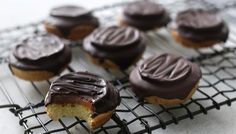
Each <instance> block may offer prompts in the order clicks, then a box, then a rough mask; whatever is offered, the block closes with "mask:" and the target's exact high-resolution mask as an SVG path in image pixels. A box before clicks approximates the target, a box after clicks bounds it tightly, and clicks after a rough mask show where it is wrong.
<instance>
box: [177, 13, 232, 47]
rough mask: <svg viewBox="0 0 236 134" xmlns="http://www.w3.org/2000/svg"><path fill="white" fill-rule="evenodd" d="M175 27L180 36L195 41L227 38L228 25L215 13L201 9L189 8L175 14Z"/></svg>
mask: <svg viewBox="0 0 236 134" xmlns="http://www.w3.org/2000/svg"><path fill="white" fill-rule="evenodd" d="M176 28H177V30H178V32H179V33H180V34H181V36H183V37H185V38H189V39H192V40H195V41H204V40H209V39H210V40H221V41H224V42H225V41H226V40H227V38H228V33H229V30H228V27H227V25H226V24H225V22H224V21H223V20H222V19H221V18H220V17H219V16H217V15H216V14H215V13H213V12H210V11H206V10H203V9H189V10H186V11H182V12H180V13H179V14H178V15H177V18H176Z"/></svg>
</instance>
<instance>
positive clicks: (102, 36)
mask: <svg viewBox="0 0 236 134" xmlns="http://www.w3.org/2000/svg"><path fill="white" fill-rule="evenodd" d="M140 36H141V35H140V32H139V31H138V30H136V29H134V28H131V27H117V26H111V27H107V28H99V29H97V30H95V31H94V32H93V34H92V35H91V43H92V44H93V45H94V46H96V47H99V48H103V49H118V48H124V47H130V46H132V45H135V44H137V43H139V41H140Z"/></svg>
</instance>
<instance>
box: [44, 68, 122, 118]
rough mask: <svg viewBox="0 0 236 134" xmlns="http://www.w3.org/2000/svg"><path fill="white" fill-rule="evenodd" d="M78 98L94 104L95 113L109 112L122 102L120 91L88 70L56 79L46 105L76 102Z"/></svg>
mask: <svg viewBox="0 0 236 134" xmlns="http://www.w3.org/2000/svg"><path fill="white" fill-rule="evenodd" d="M78 99H80V100H81V99H82V100H83V101H86V102H89V103H91V104H92V110H93V112H94V113H93V114H95V115H96V114H99V113H104V112H108V111H110V110H113V109H115V108H116V106H117V105H119V103H120V95H119V92H118V91H117V90H116V89H115V88H114V87H113V86H112V85H111V84H110V83H109V82H108V81H106V80H104V79H103V78H101V77H100V76H98V75H95V74H91V73H88V72H77V73H69V74H66V75H63V76H61V77H59V78H58V79H57V80H55V81H54V82H53V83H52V84H51V86H50V89H49V91H48V94H47V97H46V98H45V105H46V106H47V105H49V104H62V105H63V104H68V103H69V104H76V103H78Z"/></svg>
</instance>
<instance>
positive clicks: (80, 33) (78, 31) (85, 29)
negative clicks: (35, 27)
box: [44, 23, 96, 40]
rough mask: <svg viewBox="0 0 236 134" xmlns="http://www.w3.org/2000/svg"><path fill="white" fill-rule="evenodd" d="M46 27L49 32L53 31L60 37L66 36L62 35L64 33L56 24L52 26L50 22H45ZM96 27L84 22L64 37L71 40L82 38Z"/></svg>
mask: <svg viewBox="0 0 236 134" xmlns="http://www.w3.org/2000/svg"><path fill="white" fill-rule="evenodd" d="M44 26H45V29H46V30H47V31H48V32H49V33H53V34H55V35H57V36H59V37H64V36H63V35H62V33H61V32H60V31H59V29H58V28H56V27H55V26H52V25H50V24H48V23H45V24H44ZM95 28H96V27H93V26H90V25H86V24H83V25H81V26H77V27H75V28H73V29H72V30H71V31H70V33H69V35H68V36H67V37H64V38H66V39H69V40H80V39H83V38H85V37H86V36H87V35H89V34H90V33H91V32H92V31H93V30H94V29H95Z"/></svg>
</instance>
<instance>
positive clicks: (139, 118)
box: [0, 0, 236, 134]
mask: <svg viewBox="0 0 236 134" xmlns="http://www.w3.org/2000/svg"><path fill="white" fill-rule="evenodd" d="M125 4H127V3H119V4H115V5H109V6H104V7H101V8H97V9H94V14H95V15H96V16H98V17H100V20H101V24H102V25H113V24H116V23H117V20H116V17H114V14H117V15H118V14H120V11H121V10H122V7H123V5H125ZM235 5H236V2H235V1H229V2H225V4H220V5H217V3H214V2H211V3H209V2H207V1H204V0H186V1H184V0H176V1H175V2H172V3H166V4H165V6H166V8H168V9H169V11H170V13H171V15H172V16H175V14H176V12H178V11H180V10H183V9H185V8H189V7H201V8H206V9H209V10H212V11H216V12H219V14H221V15H222V16H223V17H224V18H225V20H226V21H227V23H228V24H229V26H230V36H229V40H228V41H227V42H226V43H225V44H218V45H216V46H214V47H212V48H207V49H198V50H192V49H186V48H183V47H181V46H180V45H179V44H177V43H175V42H174V40H173V39H172V38H171V36H170V32H169V30H168V28H167V29H160V30H158V31H150V32H147V33H144V36H146V38H147V44H148V47H147V49H146V51H145V53H144V56H143V57H142V59H141V60H140V62H138V63H137V64H140V63H142V61H143V59H146V58H147V57H149V56H151V55H153V54H156V53H163V52H169V53H175V54H178V55H182V56H184V57H186V58H188V59H189V60H191V61H193V62H195V63H196V64H198V65H199V66H200V67H201V70H202V73H203V77H202V79H201V81H200V85H199V88H198V89H197V91H196V93H195V94H194V95H193V97H192V98H191V99H190V100H188V101H187V102H185V103H183V104H179V105H175V106H164V105H158V106H157V105H155V106H154V105H151V104H148V103H145V102H140V101H138V100H137V98H136V97H135V95H134V94H133V93H132V91H131V87H130V84H129V81H128V74H129V72H130V70H132V68H134V67H135V66H136V65H133V66H132V67H131V68H129V69H128V70H126V71H111V70H109V69H103V68H101V67H97V66H95V65H93V64H91V63H90V62H89V61H88V60H87V59H86V58H85V56H84V52H83V51H82V50H81V42H79V41H78V42H68V41H65V43H68V44H69V45H70V46H71V47H72V51H73V60H72V63H71V64H70V65H69V67H68V68H67V69H66V70H65V71H64V72H63V74H65V73H68V72H75V71H85V70H86V71H89V72H93V73H97V74H100V75H102V76H103V77H105V78H106V79H108V80H110V81H111V82H112V83H113V84H114V86H115V87H116V88H117V90H119V92H120V94H121V98H122V100H121V104H120V106H119V107H118V108H117V109H116V112H115V113H114V115H113V116H112V118H111V120H110V121H109V122H108V123H106V124H105V125H104V126H102V127H101V128H98V129H96V130H94V131H93V132H91V131H90V130H89V129H88V126H87V124H86V123H85V121H83V120H80V119H79V118H77V117H74V118H62V119H60V120H59V121H52V120H51V119H50V118H48V116H47V115H46V112H45V107H44V101H43V100H44V96H45V94H46V92H47V89H48V87H49V85H50V83H51V81H53V79H51V80H47V81H43V82H29V81H24V80H20V79H18V78H16V77H14V76H13V75H12V74H11V71H10V70H9V68H8V65H7V63H6V62H5V59H6V57H7V56H8V54H9V51H10V50H11V48H12V47H13V46H14V43H15V42H17V41H18V40H19V39H21V38H24V37H25V36H27V35H30V34H41V33H44V32H45V31H44V29H43V25H42V22H37V23H33V24H29V25H25V26H18V27H15V28H11V29H6V30H2V31H0V46H1V48H0V63H1V64H0V65H1V66H0V68H1V70H5V71H4V72H1V74H0V96H3V97H4V98H5V99H6V101H7V102H8V104H0V108H8V109H9V111H10V112H11V113H12V114H13V115H15V117H17V118H19V125H21V126H22V127H24V128H25V133H26V134H31V133H32V134H37V133H44V134H49V133H58V132H59V133H67V134H71V133H95V134H96V133H105V134H111V133H119V134H130V133H134V134H141V133H149V134H150V133H152V132H153V131H154V130H156V129H159V128H162V129H165V128H166V127H167V126H168V125H170V124H178V123H179V122H180V121H182V120H184V119H188V118H190V119H193V118H194V117H195V115H198V114H207V113H208V111H209V110H211V109H220V108H221V106H222V105H228V106H230V105H231V103H232V102H233V101H235V100H236V84H235V83H236V27H235V25H234V24H233V23H232V22H233V21H232V20H235V18H236V16H233V14H232V12H235V9H233V7H235ZM9 87H11V88H9Z"/></svg>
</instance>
